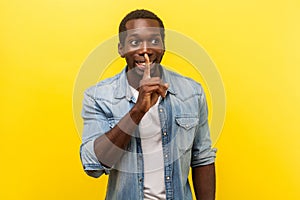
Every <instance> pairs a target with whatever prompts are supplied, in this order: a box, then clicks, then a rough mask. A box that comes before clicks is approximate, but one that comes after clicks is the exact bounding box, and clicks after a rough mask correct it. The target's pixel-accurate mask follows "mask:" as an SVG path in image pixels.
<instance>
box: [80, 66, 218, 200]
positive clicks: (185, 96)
mask: <svg viewBox="0 0 300 200" xmlns="http://www.w3.org/2000/svg"><path fill="white" fill-rule="evenodd" d="M161 70H162V79H163V81H164V82H166V83H168V84H169V88H168V90H167V94H166V98H164V99H161V101H160V102H159V105H158V111H159V118H160V124H161V135H162V146H163V158H164V180H165V188H166V199H168V200H171V199H175V200H176V199H178V200H183V199H184V200H189V199H192V193H191V188H190V184H189V182H188V174H189V170H190V167H198V166H204V165H208V164H211V163H214V161H215V157H216V149H214V148H211V139H210V132H209V127H208V120H207V119H208V118H207V115H208V112H207V104H206V98H205V94H204V91H203V89H202V87H201V85H200V84H198V83H197V82H195V81H193V80H192V79H190V78H187V77H183V76H181V75H179V74H177V73H174V72H171V71H168V70H166V69H164V68H163V67H162V68H161ZM135 103H136V99H135V98H134V97H133V95H132V93H131V91H130V89H129V84H128V81H127V76H126V69H124V70H123V71H122V72H121V73H119V74H117V75H116V76H114V77H112V78H109V79H106V80H104V81H101V82H99V83H98V84H97V85H96V86H93V87H91V88H89V89H87V90H86V91H85V94H84V101H83V110H82V117H83V119H84V128H83V135H82V144H81V147H80V156H81V162H82V165H83V168H84V170H85V172H86V173H87V174H88V175H90V176H92V177H99V176H101V175H102V174H107V175H109V180H108V186H107V193H106V199H108V200H114V199H120V200H123V199H124V200H129V199H130V200H139V199H143V198H144V194H143V188H144V186H143V184H144V170H143V168H144V166H143V165H144V163H143V152H142V147H141V140H140V138H139V133H138V128H137V129H136V131H135V133H134V135H133V136H132V138H131V140H130V142H129V144H128V146H127V149H126V150H125V151H124V154H123V155H122V157H121V158H120V160H119V161H118V162H117V163H116V164H115V165H114V166H112V167H111V168H107V167H105V166H103V165H102V164H101V163H100V162H99V161H98V159H97V157H96V155H95V152H94V141H95V139H96V138H97V137H99V136H100V135H102V134H104V133H106V132H108V131H109V130H111V129H112V128H113V127H114V126H115V125H116V124H117V123H118V122H119V120H120V119H121V118H122V117H123V116H124V115H125V114H126V113H128V112H129V110H130V109H131V108H132V107H133V106H134V104H135ZM112 145H113V144H112Z"/></svg>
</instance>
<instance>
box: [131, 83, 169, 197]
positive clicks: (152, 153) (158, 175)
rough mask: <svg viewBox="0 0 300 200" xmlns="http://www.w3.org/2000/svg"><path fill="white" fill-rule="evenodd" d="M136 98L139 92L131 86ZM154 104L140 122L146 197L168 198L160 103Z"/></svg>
mask: <svg viewBox="0 0 300 200" xmlns="http://www.w3.org/2000/svg"><path fill="white" fill-rule="evenodd" d="M130 89H131V92H132V94H133V96H134V98H135V99H137V98H138V95H139V92H138V91H137V90H136V89H134V88H133V87H131V86H130ZM159 101H160V98H159V99H158V100H157V102H156V104H155V105H154V106H152V107H151V108H150V109H149V111H148V112H147V113H146V114H145V115H144V117H143V118H142V120H141V121H140V123H139V132H140V137H141V143H142V151H143V158H144V199H146V200H157V199H166V189H165V181H164V160H163V149H162V141H161V125H160V121H159V115H158V103H159Z"/></svg>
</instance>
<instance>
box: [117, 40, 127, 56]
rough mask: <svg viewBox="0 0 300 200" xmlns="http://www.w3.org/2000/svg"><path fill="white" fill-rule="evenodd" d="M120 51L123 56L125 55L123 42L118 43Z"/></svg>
mask: <svg viewBox="0 0 300 200" xmlns="http://www.w3.org/2000/svg"><path fill="white" fill-rule="evenodd" d="M118 52H119V54H120V56H121V57H122V58H124V57H125V53H124V46H123V45H122V44H121V43H119V44H118Z"/></svg>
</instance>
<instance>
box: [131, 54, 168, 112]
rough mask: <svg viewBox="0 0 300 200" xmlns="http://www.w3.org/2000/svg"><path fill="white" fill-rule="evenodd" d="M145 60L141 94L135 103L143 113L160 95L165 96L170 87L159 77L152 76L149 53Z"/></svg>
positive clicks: (140, 88)
mask: <svg viewBox="0 0 300 200" xmlns="http://www.w3.org/2000/svg"><path fill="white" fill-rule="evenodd" d="M145 60H146V65H145V70H144V74H143V78H142V80H141V81H140V87H139V96H138V100H137V103H136V105H135V106H136V107H137V108H138V110H139V111H141V112H143V113H146V112H147V111H148V110H149V109H150V108H151V107H152V106H153V105H154V104H155V103H156V102H157V100H158V98H159V96H161V97H162V98H164V97H165V96H166V91H167V89H168V87H169V85H168V84H167V83H163V81H162V80H161V79H160V78H159V77H153V78H151V75H150V73H151V72H150V68H151V66H150V60H149V57H148V55H147V54H145Z"/></svg>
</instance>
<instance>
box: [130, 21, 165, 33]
mask: <svg viewBox="0 0 300 200" xmlns="http://www.w3.org/2000/svg"><path fill="white" fill-rule="evenodd" d="M125 27H126V32H127V36H129V35H133V34H146V33H148V34H155V33H160V27H159V23H158V21H156V20H155V19H142V18H141V19H132V20H129V21H128V22H127V23H126V25H125Z"/></svg>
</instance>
